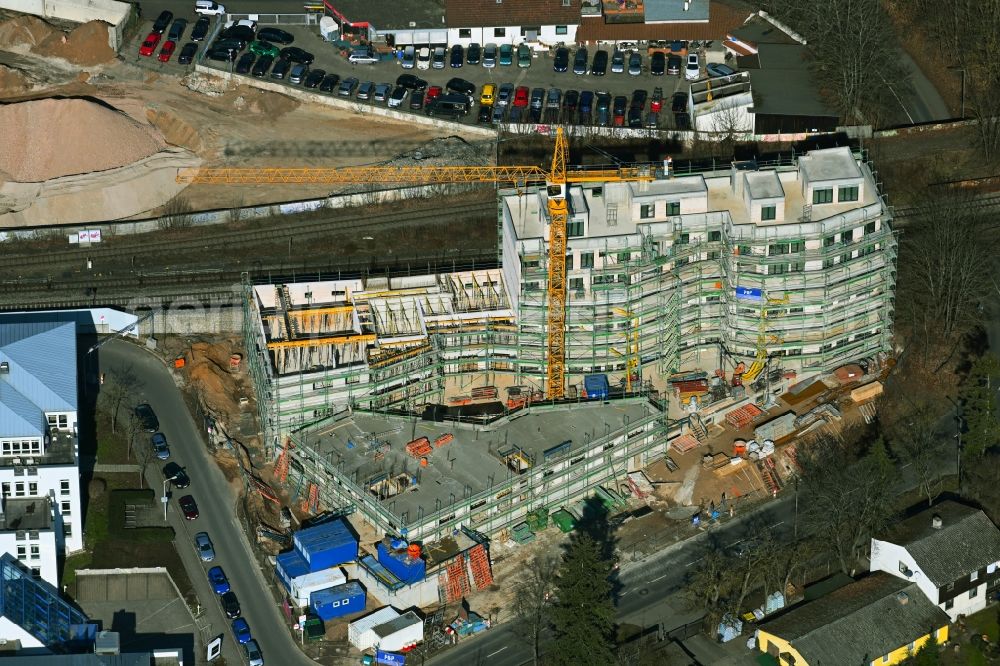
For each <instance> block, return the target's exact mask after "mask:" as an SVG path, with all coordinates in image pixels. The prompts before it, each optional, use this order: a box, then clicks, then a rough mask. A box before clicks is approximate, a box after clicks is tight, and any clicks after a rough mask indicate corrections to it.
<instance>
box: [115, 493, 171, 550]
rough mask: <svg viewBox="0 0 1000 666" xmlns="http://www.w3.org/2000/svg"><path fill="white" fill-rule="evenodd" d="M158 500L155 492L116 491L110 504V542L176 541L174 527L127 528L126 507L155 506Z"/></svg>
mask: <svg viewBox="0 0 1000 666" xmlns="http://www.w3.org/2000/svg"><path fill="white" fill-rule="evenodd" d="M155 499H156V497H155V495H154V494H153V491H152V490H150V489H148V488H146V489H144V490H115V491H113V492H112V493H111V500H110V502H109V504H108V536H109V540H110V541H130V542H135V543H169V542H171V541H173V540H174V528H172V527H134V528H126V527H125V505H126V504H136V505H142V506H153V505H154V504H155V502H154V500H155Z"/></svg>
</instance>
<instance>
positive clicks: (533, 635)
mask: <svg viewBox="0 0 1000 666" xmlns="http://www.w3.org/2000/svg"><path fill="white" fill-rule="evenodd" d="M558 570H559V560H558V559H556V558H554V557H549V556H546V555H544V554H542V555H536V556H535V557H534V559H532V560H531V563H530V564H529V565H528V567H527V568H526V572H525V577H524V580H523V581H522V582H521V584H520V585H519V586H518V587H517V589H516V590H515V592H514V606H513V610H514V615H515V617H516V621H515V622H516V624H515V627H516V630H517V632H518V633H519V634H520V635H521V636H522V637H523V638H524V639H525V640H526V641H528V642H529V644H530V645H531V656H532V661H533V663H534V664H536V666H537V664H538V663H539V662H538V660H539V658H540V657H541V654H540V650H541V646H542V635H543V633H544V632H545V630H546V629H547V628H548V626H549V624H550V620H549V602H550V600H551V595H552V589H553V581H554V580H555V578H556V574H557V572H558Z"/></svg>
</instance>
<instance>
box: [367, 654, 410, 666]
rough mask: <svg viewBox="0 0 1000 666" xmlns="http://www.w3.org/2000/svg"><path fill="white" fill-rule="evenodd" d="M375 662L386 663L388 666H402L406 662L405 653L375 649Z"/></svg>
mask: <svg viewBox="0 0 1000 666" xmlns="http://www.w3.org/2000/svg"><path fill="white" fill-rule="evenodd" d="M375 663H376V664H388V666H402V665H403V664H405V663H406V655H405V654H397V653H395V652H383V651H382V650H375Z"/></svg>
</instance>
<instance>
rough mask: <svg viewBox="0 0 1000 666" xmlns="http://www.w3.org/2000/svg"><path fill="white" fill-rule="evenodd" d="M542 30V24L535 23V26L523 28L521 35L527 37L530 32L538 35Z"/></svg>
mask: <svg viewBox="0 0 1000 666" xmlns="http://www.w3.org/2000/svg"><path fill="white" fill-rule="evenodd" d="M541 31H542V28H541V27H540V26H537V25H533V26H530V27H526V28H521V36H522V37H527V36H528V33H529V32H531V33H534V34H535V35H537V34H538V33H540V32H541Z"/></svg>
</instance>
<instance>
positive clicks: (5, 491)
mask: <svg viewBox="0 0 1000 666" xmlns="http://www.w3.org/2000/svg"><path fill="white" fill-rule="evenodd" d="M2 488H3V496H4V497H10V484H9V483H7V482H4V484H3V486H2Z"/></svg>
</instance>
